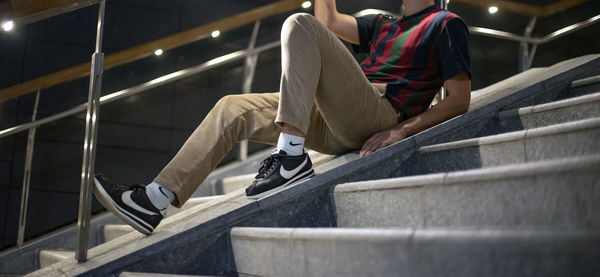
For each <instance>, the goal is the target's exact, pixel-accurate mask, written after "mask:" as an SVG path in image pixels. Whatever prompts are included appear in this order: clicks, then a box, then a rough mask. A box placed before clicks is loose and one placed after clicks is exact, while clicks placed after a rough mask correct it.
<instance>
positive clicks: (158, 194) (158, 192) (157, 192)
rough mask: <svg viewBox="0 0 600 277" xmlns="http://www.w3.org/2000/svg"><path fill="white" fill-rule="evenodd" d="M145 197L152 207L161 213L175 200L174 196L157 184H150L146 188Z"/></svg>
mask: <svg viewBox="0 0 600 277" xmlns="http://www.w3.org/2000/svg"><path fill="white" fill-rule="evenodd" d="M146 195H147V196H148V199H150V202H152V205H154V207H156V208H157V209H159V210H161V211H162V210H164V209H165V208H167V206H169V204H171V202H173V200H175V194H173V192H172V191H171V190H169V189H168V188H166V187H164V186H163V185H161V184H159V183H157V182H152V183H150V184H149V185H147V186H146Z"/></svg>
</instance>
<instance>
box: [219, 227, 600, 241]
mask: <svg viewBox="0 0 600 277" xmlns="http://www.w3.org/2000/svg"><path fill="white" fill-rule="evenodd" d="M415 234H420V235H423V236H427V237H463V238H464V239H480V238H484V237H488V238H495V237H508V238H519V237H521V238H522V237H527V238H532V239H543V240H546V239H555V238H556V237H564V238H572V237H582V236H586V237H595V238H598V239H600V229H598V228H589V229H552V230H549V229H545V228H529V229H523V228H501V229H499V228H461V229H456V228H452V229H443V228H425V229H414V228H340V227H329V228H328V227H320V228H281V227H234V228H231V238H232V240H235V239H238V238H252V239H278V240H290V239H299V240H330V239H341V240H356V241H359V242H365V241H385V240H393V239H398V238H403V239H404V238H408V237H411V236H413V235H415Z"/></svg>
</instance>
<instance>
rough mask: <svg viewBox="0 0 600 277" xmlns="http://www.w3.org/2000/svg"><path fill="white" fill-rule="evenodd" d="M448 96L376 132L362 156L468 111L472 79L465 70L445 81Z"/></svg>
mask: <svg viewBox="0 0 600 277" xmlns="http://www.w3.org/2000/svg"><path fill="white" fill-rule="evenodd" d="M445 85H446V90H447V91H448V96H447V97H446V98H444V100H442V101H440V102H439V103H438V104H437V105H435V106H433V107H431V109H428V110H427V111H425V112H423V113H422V114H420V115H417V116H415V117H411V118H409V119H407V120H405V121H404V122H402V123H400V124H398V125H397V126H394V127H392V128H390V129H387V130H384V131H381V132H379V133H376V134H375V135H373V136H372V137H371V138H369V139H368V140H367V141H366V142H365V143H364V145H363V148H362V149H361V150H360V156H364V155H367V154H369V153H371V152H374V151H376V150H378V149H381V148H383V147H386V146H388V145H390V144H393V143H395V142H398V141H401V140H403V139H405V138H406V137H409V136H412V135H414V134H416V133H419V132H421V131H423V130H425V129H427V128H430V127H432V126H435V125H437V124H439V123H442V122H444V121H446V120H448V119H451V118H453V117H455V116H458V115H461V114H463V113H466V112H467V111H468V110H469V104H470V102H471V80H470V79H469V75H468V74H467V73H465V72H463V73H459V74H456V75H454V76H453V77H451V78H450V79H448V80H446V82H445Z"/></svg>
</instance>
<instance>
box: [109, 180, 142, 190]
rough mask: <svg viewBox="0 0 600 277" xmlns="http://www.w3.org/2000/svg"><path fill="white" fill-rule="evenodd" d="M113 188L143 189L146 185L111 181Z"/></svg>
mask: <svg viewBox="0 0 600 277" xmlns="http://www.w3.org/2000/svg"><path fill="white" fill-rule="evenodd" d="M111 185H112V186H113V187H114V188H116V189H118V190H124V191H126V190H145V189H146V187H145V186H143V185H140V184H133V185H131V184H118V183H114V182H113V183H112V184H111Z"/></svg>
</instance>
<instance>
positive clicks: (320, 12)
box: [315, 0, 359, 44]
mask: <svg viewBox="0 0 600 277" xmlns="http://www.w3.org/2000/svg"><path fill="white" fill-rule="evenodd" d="M315 17H316V18H317V20H319V21H320V22H321V23H323V25H325V26H327V28H329V30H331V31H332V32H333V33H334V34H336V35H337V36H338V37H340V38H342V39H343V40H345V41H347V42H350V43H353V44H359V38H358V26H357V23H356V19H355V18H354V17H352V16H350V15H347V14H342V13H339V12H338V11H337V8H336V5H335V0H315Z"/></svg>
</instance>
